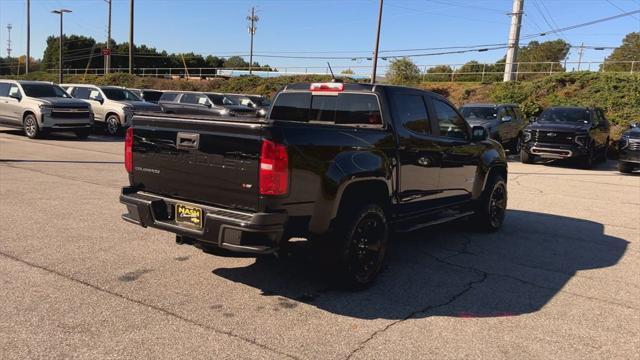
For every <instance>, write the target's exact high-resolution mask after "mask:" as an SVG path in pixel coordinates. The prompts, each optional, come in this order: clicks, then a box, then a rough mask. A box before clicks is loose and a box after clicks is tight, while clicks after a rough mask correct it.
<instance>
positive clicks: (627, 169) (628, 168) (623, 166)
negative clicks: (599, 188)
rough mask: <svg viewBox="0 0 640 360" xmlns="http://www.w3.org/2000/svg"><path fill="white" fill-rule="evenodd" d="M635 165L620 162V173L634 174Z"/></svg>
mask: <svg viewBox="0 0 640 360" xmlns="http://www.w3.org/2000/svg"><path fill="white" fill-rule="evenodd" d="M633 168H634V165H633V164H630V163H628V162H625V161H618V171H620V172H621V173H623V174H630V173H632V172H633Z"/></svg>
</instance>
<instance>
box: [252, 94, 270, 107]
mask: <svg viewBox="0 0 640 360" xmlns="http://www.w3.org/2000/svg"><path fill="white" fill-rule="evenodd" d="M249 99H250V100H251V101H253V103H254V104H256V105H258V106H271V102H270V101H269V100H268V99H267V98H263V97H261V96H251V97H249Z"/></svg>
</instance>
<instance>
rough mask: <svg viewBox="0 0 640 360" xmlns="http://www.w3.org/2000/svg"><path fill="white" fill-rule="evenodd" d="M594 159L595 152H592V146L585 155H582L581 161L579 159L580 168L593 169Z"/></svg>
mask: <svg viewBox="0 0 640 360" xmlns="http://www.w3.org/2000/svg"><path fill="white" fill-rule="evenodd" d="M594 157H595V151H594V150H593V146H590V147H589V152H588V153H587V155H584V156H583V157H582V159H580V167H581V168H583V169H585V170H589V169H591V168H592V167H593V162H594Z"/></svg>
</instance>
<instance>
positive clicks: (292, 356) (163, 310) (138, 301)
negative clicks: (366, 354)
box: [0, 251, 300, 360]
mask: <svg viewBox="0 0 640 360" xmlns="http://www.w3.org/2000/svg"><path fill="white" fill-rule="evenodd" d="M0 255H2V256H4V257H6V258H7V259H10V260H13V261H16V262H19V263H21V264H25V265H27V266H31V267H33V268H36V269H40V270H42V271H45V272H47V273H50V274H53V275H57V276H60V277H62V278H64V279H67V280H69V281H73V282H75V283H78V284H81V285H84V286H87V287H89V288H92V289H94V290H97V291H100V292H102V293H105V294H109V295H112V296H115V297H118V298H120V299H123V300H125V301H128V302H131V303H134V304H137V305H141V306H144V307H146V308H148V309H151V310H155V311H157V312H160V313H162V314H164V315H166V316H170V317H173V318H176V319H179V320H182V321H184V322H187V323H189V324H192V325H195V326H197V327H200V328H203V329H206V330H210V331H213V332H215V333H217V334H221V335H227V336H229V337H232V338H234V339H238V340H240V341H244V342H246V343H249V344H252V345H255V346H257V347H259V348H261V349H264V350H267V351H270V352H272V353H274V354H278V355H282V356H286V357H288V358H290V359H296V360H298V359H300V358H299V357H297V356H294V355H290V354H287V353H285V352H282V351H280V350H277V349H274V348H271V347H269V346H267V345H265V344H261V343H259V342H257V341H255V340H253V339H249V338H246V337H243V336H241V335H238V334H234V333H232V332H230V331H226V330H221V329H217V328H215V327H212V326H210V325H207V324H203V323H200V322H197V321H195V320H192V319H189V318H187V317H184V316H182V315H180V314H176V313H174V312H171V311H169V310H167V309H164V308H162V307H160V306H157V305H152V304H147V303H145V302H142V301H140V300H136V299H133V298H130V297H126V296H124V295H122V294H119V293H117V292H114V291H111V290H108V289H105V288H102V287H100V286H98V285H94V284H91V283H89V282H87V281H84V280H80V279H76V278H74V277H72V276H69V275H67V274H64V273H62V272H59V271H57V270H53V269H49V268H47V267H44V266H42V265H38V264H35V263H32V262H30V261H27V260H23V259H20V258H18V257H16V256H13V255H11V254H7V253H5V252H3V251H0Z"/></svg>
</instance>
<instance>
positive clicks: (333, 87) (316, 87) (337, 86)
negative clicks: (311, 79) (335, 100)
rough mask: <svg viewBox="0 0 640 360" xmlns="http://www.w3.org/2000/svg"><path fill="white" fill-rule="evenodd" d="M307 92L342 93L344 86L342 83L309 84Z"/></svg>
mask: <svg viewBox="0 0 640 360" xmlns="http://www.w3.org/2000/svg"><path fill="white" fill-rule="evenodd" d="M309 90H311V91H343V90H344V84H343V83H338V82H335V83H311V85H310V86H309Z"/></svg>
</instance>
